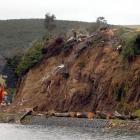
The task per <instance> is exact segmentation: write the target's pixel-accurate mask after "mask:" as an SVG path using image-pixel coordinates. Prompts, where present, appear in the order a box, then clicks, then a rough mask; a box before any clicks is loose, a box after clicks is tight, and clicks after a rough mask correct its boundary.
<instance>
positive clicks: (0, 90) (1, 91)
mask: <svg viewBox="0 0 140 140" xmlns="http://www.w3.org/2000/svg"><path fill="white" fill-rule="evenodd" d="M3 99H4V86H3V85H1V84H0V104H1V103H2V101H3Z"/></svg>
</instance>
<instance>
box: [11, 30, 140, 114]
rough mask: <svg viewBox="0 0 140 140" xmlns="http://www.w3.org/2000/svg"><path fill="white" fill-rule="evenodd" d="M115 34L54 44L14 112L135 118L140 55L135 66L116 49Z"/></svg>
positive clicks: (21, 90) (25, 83)
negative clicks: (100, 113)
mask: <svg viewBox="0 0 140 140" xmlns="http://www.w3.org/2000/svg"><path fill="white" fill-rule="evenodd" d="M120 43H121V41H120V39H119V38H118V36H117V35H116V34H115V30H113V29H107V30H101V31H99V32H96V33H94V34H92V35H91V36H87V37H85V38H83V39H82V40H78V41H77V40H71V41H68V42H66V41H65V40H64V39H63V38H60V37H58V38H56V39H53V40H51V41H50V42H49V43H47V44H46V45H45V47H44V48H43V49H42V54H43V59H42V60H41V62H40V63H38V64H36V65H35V66H33V67H32V68H31V69H30V70H29V71H28V72H27V73H26V74H25V75H24V76H23V77H22V79H21V81H20V84H19V85H18V88H17V93H16V96H15V98H14V102H13V104H12V105H11V106H10V108H9V110H10V111H15V112H16V111H22V110H23V109H25V108H29V107H34V106H38V110H39V111H58V112H70V111H77V112H78V111H79V112H80V111H87V112H90V111H91V112H95V111H106V112H113V111H115V110H117V111H119V112H122V113H125V114H129V113H130V112H133V111H134V110H136V109H138V108H140V56H139V55H137V56H136V57H135V60H134V61H133V62H132V63H129V62H126V61H124V60H123V58H122V56H121V55H120V54H119V52H118V51H116V49H115V48H114V46H118V45H120Z"/></svg>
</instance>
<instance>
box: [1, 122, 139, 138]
mask: <svg viewBox="0 0 140 140" xmlns="http://www.w3.org/2000/svg"><path fill="white" fill-rule="evenodd" d="M0 140H140V134H139V133H134V132H127V131H120V130H117V131H116V130H115V131H114V130H105V129H101V128H100V129H93V128H92V129H91V128H81V127H64V126H43V125H30V126H23V125H13V124H0Z"/></svg>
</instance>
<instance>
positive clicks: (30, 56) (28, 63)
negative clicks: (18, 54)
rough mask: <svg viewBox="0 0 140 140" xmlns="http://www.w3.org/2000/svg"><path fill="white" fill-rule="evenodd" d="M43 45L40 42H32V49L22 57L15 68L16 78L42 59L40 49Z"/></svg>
mask: <svg viewBox="0 0 140 140" xmlns="http://www.w3.org/2000/svg"><path fill="white" fill-rule="evenodd" d="M43 44H44V43H43V42H42V41H34V42H33V44H32V47H31V48H30V49H29V50H28V52H27V53H26V54H25V55H24V56H23V57H22V59H21V62H20V63H19V65H18V66H17V68H16V73H17V75H18V76H20V75H22V74H24V73H25V72H27V71H28V70H29V69H30V68H31V67H32V66H34V65H35V64H37V63H38V62H39V61H40V60H41V59H42V57H43V55H42V48H43V46H44V45H43Z"/></svg>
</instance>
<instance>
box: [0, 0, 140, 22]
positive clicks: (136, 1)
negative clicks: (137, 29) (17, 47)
mask: <svg viewBox="0 0 140 140" xmlns="http://www.w3.org/2000/svg"><path fill="white" fill-rule="evenodd" d="M139 7H140V0H0V19H25V18H44V17H45V14H46V13H47V12H50V13H52V14H55V16H56V18H57V19H62V20H78V21H88V22H94V21H95V20H96V18H97V17H99V16H104V17H105V18H106V19H107V21H108V23H110V24H140V9H139Z"/></svg>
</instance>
